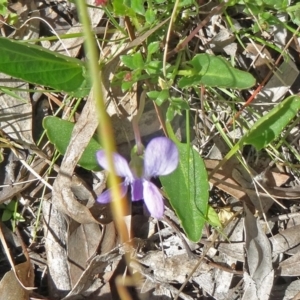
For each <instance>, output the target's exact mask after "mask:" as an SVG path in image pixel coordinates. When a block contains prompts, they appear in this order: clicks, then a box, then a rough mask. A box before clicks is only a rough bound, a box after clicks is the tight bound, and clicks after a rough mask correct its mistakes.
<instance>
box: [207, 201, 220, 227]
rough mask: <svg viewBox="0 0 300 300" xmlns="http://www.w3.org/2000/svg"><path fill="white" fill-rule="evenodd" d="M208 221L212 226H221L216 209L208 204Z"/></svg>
mask: <svg viewBox="0 0 300 300" xmlns="http://www.w3.org/2000/svg"><path fill="white" fill-rule="evenodd" d="M207 218H208V221H207V222H208V223H209V224H210V225H212V226H214V227H219V228H222V223H221V222H220V219H219V216H218V214H217V213H216V211H215V210H214V209H213V208H212V207H211V206H210V205H209V206H208V213H207Z"/></svg>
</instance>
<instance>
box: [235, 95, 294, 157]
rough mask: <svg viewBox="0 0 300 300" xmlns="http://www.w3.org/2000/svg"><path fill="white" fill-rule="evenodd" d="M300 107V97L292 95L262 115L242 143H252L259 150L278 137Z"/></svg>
mask: <svg viewBox="0 0 300 300" xmlns="http://www.w3.org/2000/svg"><path fill="white" fill-rule="evenodd" d="M299 109H300V97H299V96H294V95H292V96H290V97H288V98H286V99H285V100H284V101H282V102H281V103H280V104H278V105H277V106H275V107H274V108H273V109H272V110H271V111H269V112H268V113H267V114H266V115H264V116H263V117H261V118H260V119H259V120H258V121H257V122H256V123H255V124H254V125H253V126H252V127H251V129H250V130H249V131H248V132H247V134H246V135H245V136H244V137H243V138H242V139H241V140H240V142H239V143H240V144H241V145H252V146H254V147H255V148H256V150H257V151H259V150H261V149H263V148H264V147H265V146H267V145H268V144H269V143H271V142H272V141H273V140H274V139H276V138H277V137H278V136H279V135H280V133H281V132H282V130H283V129H284V128H285V126H286V125H287V124H288V123H289V122H290V121H291V119H293V118H294V117H295V116H296V114H297V113H298V111H299Z"/></svg>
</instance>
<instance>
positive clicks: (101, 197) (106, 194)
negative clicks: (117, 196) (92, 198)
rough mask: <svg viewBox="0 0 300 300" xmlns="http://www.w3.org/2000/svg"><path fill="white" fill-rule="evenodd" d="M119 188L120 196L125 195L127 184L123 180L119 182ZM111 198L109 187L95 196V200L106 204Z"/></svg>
mask: <svg viewBox="0 0 300 300" xmlns="http://www.w3.org/2000/svg"><path fill="white" fill-rule="evenodd" d="M120 189H121V196H122V197H125V195H126V194H127V191H128V184H126V183H125V182H122V183H121V184H120ZM111 200H112V197H111V189H108V190H106V191H105V192H103V193H102V194H101V195H99V196H98V197H97V202H98V203H101V204H107V203H109V202H110V201H111Z"/></svg>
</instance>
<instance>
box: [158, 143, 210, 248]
mask: <svg viewBox="0 0 300 300" xmlns="http://www.w3.org/2000/svg"><path fill="white" fill-rule="evenodd" d="M177 146H178V150H179V154H180V158H179V165H178V168H177V169H176V170H175V171H174V172H173V173H171V174H170V175H168V176H161V177H160V181H161V183H162V185H163V188H164V190H165V192H166V193H167V195H168V197H169V200H170V203H171V205H172V207H173V209H174V210H175V212H176V214H177V216H178V218H179V219H180V221H181V225H182V227H183V229H184V231H185V233H186V235H187V237H188V238H189V239H190V240H191V241H193V242H198V241H199V240H200V238H201V235H202V228H203V226H204V224H205V221H206V220H207V210H208V198H209V193H208V192H209V184H208V179H207V172H206V169H205V164H204V162H203V160H202V158H201V157H200V155H199V153H197V152H196V151H195V150H194V149H192V148H191V147H190V146H188V145H186V144H177Z"/></svg>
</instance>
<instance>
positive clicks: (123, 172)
mask: <svg viewBox="0 0 300 300" xmlns="http://www.w3.org/2000/svg"><path fill="white" fill-rule="evenodd" d="M96 156H97V160H98V163H99V165H100V166H101V167H102V168H104V169H105V170H108V171H109V169H108V165H107V159H106V155H105V152H104V151H103V150H100V151H98V152H97V154H96ZM178 159H179V154H178V150H177V147H176V145H175V144H174V143H173V142H172V141H171V140H170V139H168V138H166V137H157V138H154V139H152V140H151V141H150V143H149V144H148V146H147V147H146V150H145V153H144V163H143V170H141V172H139V170H138V165H135V166H133V167H130V166H129V164H128V162H127V161H126V159H125V158H124V157H122V156H121V155H120V154H118V153H113V161H114V166H115V168H116V174H117V175H118V176H120V177H124V178H125V180H124V181H123V182H122V183H121V192H122V196H125V195H126V193H127V190H128V186H129V185H130V186H131V195H132V196H131V197H132V201H138V200H141V199H144V202H145V204H146V206H147V208H148V210H149V212H150V214H151V216H152V217H154V218H157V219H160V218H161V217H162V216H163V213H164V202H163V197H162V195H161V193H160V191H159V189H158V188H157V187H156V186H155V185H154V184H153V183H152V182H151V181H150V179H151V177H157V176H162V175H168V174H170V173H172V172H173V171H174V170H175V169H176V168H177V165H178ZM139 173H140V174H139ZM97 201H98V202H99V203H102V204H105V203H108V202H110V201H111V192H110V190H109V189H108V190H107V191H105V192H104V193H102V194H101V195H100V196H98V198H97Z"/></svg>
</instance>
